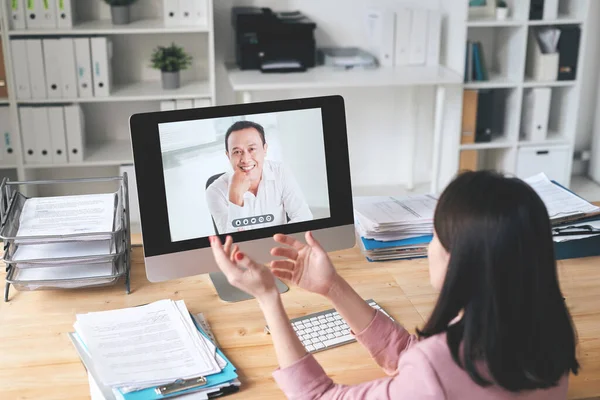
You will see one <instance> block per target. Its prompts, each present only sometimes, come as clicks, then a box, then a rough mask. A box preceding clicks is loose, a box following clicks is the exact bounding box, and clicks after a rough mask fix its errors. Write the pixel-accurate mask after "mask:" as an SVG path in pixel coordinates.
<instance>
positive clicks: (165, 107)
mask: <svg viewBox="0 0 600 400" xmlns="http://www.w3.org/2000/svg"><path fill="white" fill-rule="evenodd" d="M171 110H175V100H163V101H161V102H160V111H171Z"/></svg>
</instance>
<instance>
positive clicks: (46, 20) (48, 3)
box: [26, 0, 56, 29]
mask: <svg viewBox="0 0 600 400" xmlns="http://www.w3.org/2000/svg"><path fill="white" fill-rule="evenodd" d="M26 5H27V28H28V29H37V28H56V3H55V2H54V1H52V0H26Z"/></svg>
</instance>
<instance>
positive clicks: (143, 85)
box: [18, 81, 211, 104]
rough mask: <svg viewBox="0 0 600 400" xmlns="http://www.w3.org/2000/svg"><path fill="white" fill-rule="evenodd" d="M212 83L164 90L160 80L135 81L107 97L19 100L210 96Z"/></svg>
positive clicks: (46, 101) (94, 100)
mask: <svg viewBox="0 0 600 400" xmlns="http://www.w3.org/2000/svg"><path fill="white" fill-rule="evenodd" d="M209 97H211V94H210V84H209V82H207V81H195V82H188V83H182V85H181V87H180V88H179V89H174V90H164V89H162V87H161V83H160V82H154V81H152V82H134V83H127V84H120V85H114V86H113V88H112V90H111V94H110V96H107V97H75V98H57V99H27V100H18V103H19V104H63V103H101V102H119V101H152V100H172V99H191V98H209Z"/></svg>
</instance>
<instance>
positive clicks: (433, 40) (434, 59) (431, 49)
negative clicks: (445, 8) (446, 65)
mask: <svg viewBox="0 0 600 400" xmlns="http://www.w3.org/2000/svg"><path fill="white" fill-rule="evenodd" d="M441 41H442V14H441V13H440V12H439V11H435V10H429V11H428V12H427V54H426V56H425V63H426V64H427V65H430V66H438V65H440V47H441Z"/></svg>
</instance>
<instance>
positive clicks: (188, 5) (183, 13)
mask: <svg viewBox="0 0 600 400" xmlns="http://www.w3.org/2000/svg"><path fill="white" fill-rule="evenodd" d="M194 3H196V0H179V21H178V25H183V26H191V25H195V8H196V6H195V4H194Z"/></svg>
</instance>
